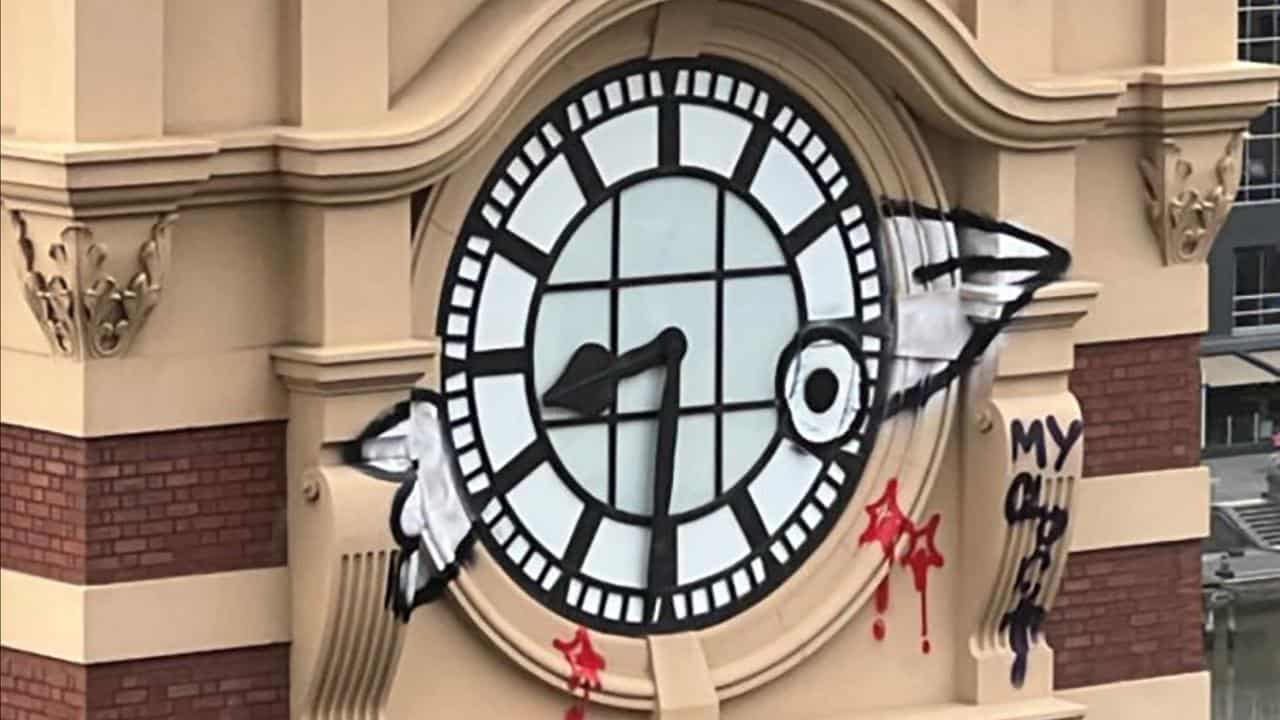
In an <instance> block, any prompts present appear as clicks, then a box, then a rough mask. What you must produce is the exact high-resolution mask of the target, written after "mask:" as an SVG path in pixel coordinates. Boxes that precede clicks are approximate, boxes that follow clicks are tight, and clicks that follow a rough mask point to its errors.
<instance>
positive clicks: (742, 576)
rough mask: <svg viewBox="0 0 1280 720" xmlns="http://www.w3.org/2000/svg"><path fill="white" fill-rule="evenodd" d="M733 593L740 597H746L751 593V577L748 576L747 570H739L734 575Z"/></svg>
mask: <svg viewBox="0 0 1280 720" xmlns="http://www.w3.org/2000/svg"><path fill="white" fill-rule="evenodd" d="M733 592H734V594H735V595H737V596H738V597H740V598H741V597H746V594H747V593H749V592H751V577H750V576H749V575H747V571H746V568H742V569H739V570H738V571H737V572H735V573H734V574H733Z"/></svg>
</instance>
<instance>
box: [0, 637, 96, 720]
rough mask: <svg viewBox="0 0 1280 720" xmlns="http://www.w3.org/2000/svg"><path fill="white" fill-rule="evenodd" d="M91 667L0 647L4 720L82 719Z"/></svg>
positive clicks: (0, 707) (1, 716)
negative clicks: (88, 673)
mask: <svg viewBox="0 0 1280 720" xmlns="http://www.w3.org/2000/svg"><path fill="white" fill-rule="evenodd" d="M87 670H88V668H86V667H85V666H83V665H76V664H74V663H68V662H63V661H61V660H54V659H52V658H47V657H42V656H40V655H32V654H30V653H24V652H20V651H18V650H12V649H10V648H7V647H0V720H79V719H80V718H83V717H84V709H85V688H86V687H87V685H86V675H87V672H86V671H87Z"/></svg>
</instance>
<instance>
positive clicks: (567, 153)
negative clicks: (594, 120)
mask: <svg viewBox="0 0 1280 720" xmlns="http://www.w3.org/2000/svg"><path fill="white" fill-rule="evenodd" d="M611 122H612V121H611ZM606 124H608V123H606ZM562 152H564V157H565V160H567V161H568V163H569V170H570V172H572V173H573V177H574V178H575V179H576V180H577V181H578V188H579V189H580V190H581V191H582V196H583V197H585V198H587V199H588V200H591V199H594V198H598V197H600V196H602V195H603V194H604V180H602V179H601V178H600V171H599V170H598V169H597V168H596V163H595V160H593V159H592V158H591V153H589V152H587V148H586V146H585V145H583V143H582V137H581V136H579V135H572V136H570V137H569V139H568V140H566V141H565V144H564V150H563V151H562Z"/></svg>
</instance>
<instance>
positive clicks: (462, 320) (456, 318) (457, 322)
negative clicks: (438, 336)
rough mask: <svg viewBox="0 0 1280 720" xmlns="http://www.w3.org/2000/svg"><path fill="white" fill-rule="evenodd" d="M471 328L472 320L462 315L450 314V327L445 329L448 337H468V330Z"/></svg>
mask: <svg viewBox="0 0 1280 720" xmlns="http://www.w3.org/2000/svg"><path fill="white" fill-rule="evenodd" d="M470 327H471V318H469V317H467V316H466V315H463V314H461V313H449V325H448V327H446V328H445V334H446V335H466V334H467V330H468V329H469V328H470Z"/></svg>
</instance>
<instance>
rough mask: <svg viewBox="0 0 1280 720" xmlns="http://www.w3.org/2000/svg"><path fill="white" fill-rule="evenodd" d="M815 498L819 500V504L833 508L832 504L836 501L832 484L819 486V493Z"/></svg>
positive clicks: (815, 494)
mask: <svg viewBox="0 0 1280 720" xmlns="http://www.w3.org/2000/svg"><path fill="white" fill-rule="evenodd" d="M814 496H815V497H817V498H818V502H820V503H822V504H823V505H825V506H827V507H831V503H833V502H835V501H836V491H835V487H834V486H832V485H831V483H826V482H824V483H822V484H821V485H819V486H818V491H817V492H816V493H814Z"/></svg>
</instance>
